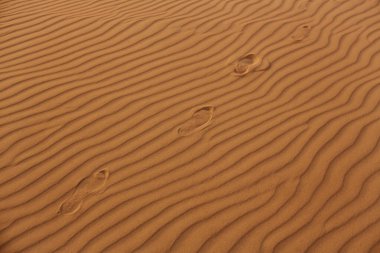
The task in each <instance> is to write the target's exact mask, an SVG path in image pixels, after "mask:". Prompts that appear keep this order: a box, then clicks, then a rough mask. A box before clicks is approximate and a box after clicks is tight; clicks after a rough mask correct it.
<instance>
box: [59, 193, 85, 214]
mask: <svg viewBox="0 0 380 253" xmlns="http://www.w3.org/2000/svg"><path fill="white" fill-rule="evenodd" d="M82 204H83V199H82V198H76V197H74V196H71V197H69V198H68V199H66V200H65V201H63V202H62V204H61V206H60V207H59V210H58V215H73V214H75V213H76V212H78V211H79V209H80V208H81V207H82Z"/></svg>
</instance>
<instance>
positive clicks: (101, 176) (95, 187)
mask: <svg viewBox="0 0 380 253" xmlns="http://www.w3.org/2000/svg"><path fill="white" fill-rule="evenodd" d="M109 174H110V173H109V170H108V169H101V170H98V171H95V172H94V173H92V174H91V175H90V176H88V177H86V178H84V179H83V180H82V181H80V182H79V184H78V185H77V186H76V188H75V192H74V195H75V196H83V197H86V196H87V195H90V194H94V193H101V192H103V191H104V190H105V185H106V182H107V180H108V178H109Z"/></svg>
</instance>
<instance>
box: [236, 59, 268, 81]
mask: <svg viewBox="0 0 380 253" xmlns="http://www.w3.org/2000/svg"><path fill="white" fill-rule="evenodd" d="M270 65H271V64H270V62H269V61H267V60H265V59H263V58H261V57H260V56H258V55H256V54H247V55H245V56H243V57H240V58H239V59H237V61H236V62H235V69H234V74H235V75H237V76H244V75H246V74H248V73H249V72H253V71H264V70H267V69H269V67H270Z"/></svg>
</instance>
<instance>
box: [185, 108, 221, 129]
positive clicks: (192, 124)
mask: <svg viewBox="0 0 380 253" xmlns="http://www.w3.org/2000/svg"><path fill="white" fill-rule="evenodd" d="M214 111H215V108H214V107H213V106H202V107H200V108H199V109H197V110H195V111H194V113H193V115H192V117H191V118H190V119H189V120H187V121H186V122H185V123H183V124H182V125H181V126H180V127H179V128H178V134H179V135H180V136H187V135H190V134H193V133H195V132H198V131H201V130H202V129H204V128H206V127H207V126H209V125H210V124H211V119H212V117H213V116H214Z"/></svg>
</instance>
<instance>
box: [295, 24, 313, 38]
mask: <svg viewBox="0 0 380 253" xmlns="http://www.w3.org/2000/svg"><path fill="white" fill-rule="evenodd" d="M310 31H311V26H310V25H301V26H299V27H297V28H296V30H295V31H294V32H293V34H292V36H291V38H292V39H293V40H295V41H297V42H298V41H302V40H304V39H306V38H307V37H308V36H309V34H310Z"/></svg>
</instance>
